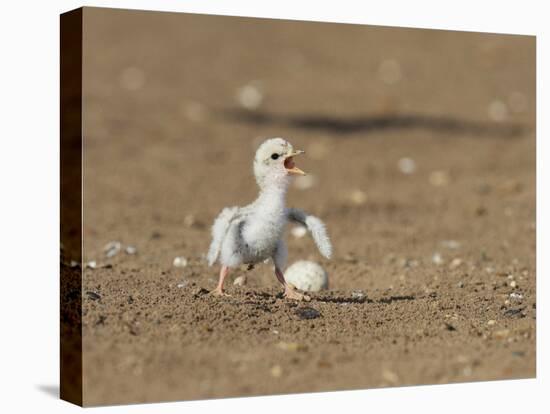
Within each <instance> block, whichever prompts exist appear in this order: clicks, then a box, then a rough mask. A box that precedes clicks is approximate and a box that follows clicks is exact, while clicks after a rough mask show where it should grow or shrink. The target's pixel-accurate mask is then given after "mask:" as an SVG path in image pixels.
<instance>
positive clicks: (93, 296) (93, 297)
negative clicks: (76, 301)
mask: <svg viewBox="0 0 550 414" xmlns="http://www.w3.org/2000/svg"><path fill="white" fill-rule="evenodd" d="M86 294H87V295H88V297H89V298H90V299H91V300H99V299H101V295H99V294H98V293H95V292H86Z"/></svg>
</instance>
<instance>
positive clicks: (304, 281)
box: [285, 260, 328, 292]
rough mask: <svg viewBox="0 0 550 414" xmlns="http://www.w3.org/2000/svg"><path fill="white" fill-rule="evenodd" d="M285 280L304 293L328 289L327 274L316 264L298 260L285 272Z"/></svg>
mask: <svg viewBox="0 0 550 414" xmlns="http://www.w3.org/2000/svg"><path fill="white" fill-rule="evenodd" d="M285 280H286V281H287V283H290V284H292V285H294V286H296V287H297V288H298V289H300V290H303V291H306V292H319V291H320V290H323V289H328V274H327V272H326V271H325V270H324V269H323V268H322V267H321V266H320V265H319V264H317V263H315V262H311V261H308V260H300V261H298V262H296V263H294V264H292V265H291V266H290V267H289V268H288V269H287V270H286V272H285Z"/></svg>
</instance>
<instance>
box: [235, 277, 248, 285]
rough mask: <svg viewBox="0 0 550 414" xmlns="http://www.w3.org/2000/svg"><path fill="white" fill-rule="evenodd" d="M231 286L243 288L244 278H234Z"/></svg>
mask: <svg viewBox="0 0 550 414" xmlns="http://www.w3.org/2000/svg"><path fill="white" fill-rule="evenodd" d="M233 284H234V285H235V286H244V285H246V276H239V277H236V278H235V280H234V281H233Z"/></svg>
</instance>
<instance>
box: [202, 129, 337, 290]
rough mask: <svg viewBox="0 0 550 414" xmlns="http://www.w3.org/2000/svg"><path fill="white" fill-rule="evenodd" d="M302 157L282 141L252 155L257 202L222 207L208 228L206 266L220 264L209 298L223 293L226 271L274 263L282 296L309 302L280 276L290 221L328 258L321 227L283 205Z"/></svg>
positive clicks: (326, 240) (274, 141) (314, 219)
mask: <svg viewBox="0 0 550 414" xmlns="http://www.w3.org/2000/svg"><path fill="white" fill-rule="evenodd" d="M302 153H303V151H295V150H294V148H293V147H292V145H290V143H288V142H287V141H285V140H284V139H282V138H272V139H269V140H267V141H265V142H264V143H263V144H262V145H260V147H259V148H258V150H257V151H256V156H255V158H254V175H255V177H256V182H257V183H258V186H259V187H260V194H259V196H258V198H257V199H256V200H255V201H254V202H253V203H252V204H249V205H247V206H245V207H229V208H224V209H223V210H222V212H221V213H220V215H219V216H218V217H217V218H216V220H215V221H214V225H213V226H212V243H211V244H210V249H209V251H208V256H207V258H208V263H209V265H210V266H212V265H213V264H214V263H215V262H216V261H219V262H220V264H221V265H222V268H221V271H220V279H219V283H218V286H217V287H216V289H215V290H214V291H212V293H213V294H217V295H223V294H224V293H223V283H224V279H225V277H226V276H227V274H228V271H229V268H232V267H236V266H239V265H241V264H250V265H253V264H256V263H259V262H262V261H264V260H266V259H272V260H273V262H274V264H275V274H276V276H277V279H278V280H279V281H280V282H281V283H282V284H283V286H284V288H285V296H286V297H288V298H291V299H297V300H309V297H307V296H306V295H303V294H301V293H299V292H297V291H296V290H295V289H294V287H293V286H292V285H289V284H287V283H286V282H285V280H284V276H283V273H282V269H283V268H284V266H285V263H286V256H287V250H286V245H285V243H284V241H283V240H282V238H281V237H282V235H283V231H284V229H285V226H286V224H287V222H288V221H289V220H290V221H294V222H297V223H300V224H302V225H304V226H305V227H306V228H307V229H308V230H309V231H310V233H311V235H312V237H313V240H314V241H315V243H316V245H317V247H318V249H319V251H320V252H321V254H322V255H323V256H325V257H326V258H330V256H331V254H332V246H331V244H330V239H329V237H328V235H327V232H326V229H325V225H324V224H323V222H322V221H321V220H319V219H318V218H317V217H314V216H311V215H308V214H307V213H305V212H303V211H301V210H298V209H294V208H287V207H286V206H285V200H286V193H287V190H288V186H289V184H290V182H291V180H292V176H293V175H304V174H305V173H304V172H303V171H302V170H300V169H299V168H298V167H296V166H295V164H294V157H295V156H296V155H299V154H302Z"/></svg>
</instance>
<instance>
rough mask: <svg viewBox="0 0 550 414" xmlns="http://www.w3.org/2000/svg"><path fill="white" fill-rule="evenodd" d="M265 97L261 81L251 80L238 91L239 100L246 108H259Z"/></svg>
mask: <svg viewBox="0 0 550 414" xmlns="http://www.w3.org/2000/svg"><path fill="white" fill-rule="evenodd" d="M263 99H264V96H263V94H262V91H261V89H260V83H259V82H250V83H248V84H246V85H244V86H243V87H241V88H240V89H239V90H238V91H237V101H238V102H239V103H240V104H241V106H243V107H244V108H246V109H251V110H252V109H257V108H258V107H259V106H260V105H261V104H262V101H263Z"/></svg>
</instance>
